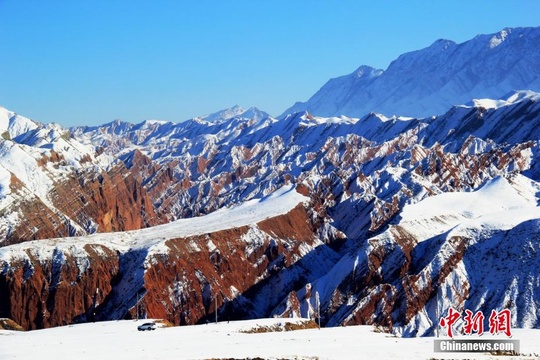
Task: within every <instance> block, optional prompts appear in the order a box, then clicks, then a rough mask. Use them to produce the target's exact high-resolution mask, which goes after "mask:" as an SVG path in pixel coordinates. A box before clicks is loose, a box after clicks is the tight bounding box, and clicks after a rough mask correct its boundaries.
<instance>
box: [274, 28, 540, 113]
mask: <svg viewBox="0 0 540 360" xmlns="http://www.w3.org/2000/svg"><path fill="white" fill-rule="evenodd" d="M539 48H540V28H507V29H504V30H502V31H500V32H499V33H496V34H490V35H478V36H476V37H475V38H473V39H471V40H469V41H466V42H464V43H461V44H456V43H455V42H453V41H450V40H437V41H436V42H434V43H433V44H432V45H431V46H429V47H427V48H425V49H422V50H418V51H413V52H410V53H406V54H403V55H401V56H399V57H398V58H397V59H396V60H395V61H393V62H392V63H391V64H390V65H389V66H388V68H387V69H386V70H384V71H383V70H376V69H373V68H371V67H369V66H362V67H360V68H359V69H358V70H356V71H355V72H353V73H352V74H349V75H345V76H341V77H338V78H335V79H331V80H330V81H328V82H327V83H326V84H325V85H324V86H323V87H322V88H321V89H320V90H319V91H318V92H317V93H315V94H314V95H313V96H312V97H311V98H310V99H309V100H308V101H307V102H298V103H296V104H294V105H293V106H292V107H291V108H289V109H287V110H286V111H285V112H284V113H283V115H281V117H282V116H285V115H287V114H290V113H293V112H298V111H309V112H310V113H312V114H314V115H318V116H340V115H347V116H353V117H361V116H363V115H365V114H367V113H369V112H377V113H382V114H385V115H388V116H391V115H404V116H413V117H428V116H432V115H439V114H443V113H444V112H445V111H447V110H448V108H449V107H450V106H452V105H456V104H463V103H465V102H467V101H469V100H470V99H473V98H491V99H498V98H499V97H501V96H503V95H504V94H505V93H507V92H508V91H511V90H518V89H529V90H534V91H540V51H539V50H538V49H539Z"/></svg>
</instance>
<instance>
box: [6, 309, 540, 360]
mask: <svg viewBox="0 0 540 360" xmlns="http://www.w3.org/2000/svg"><path fill="white" fill-rule="evenodd" d="M145 321H148V320H139V321H133V320H130V321H114V322H98V323H93V324H82V325H74V326H65V327H59V328H55V329H47V330H41V331H32V332H11V331H5V330H0V357H1V358H2V359H5V360H12V359H19V360H33V359H35V358H36V348H39V357H40V358H43V359H54V358H59V356H62V357H65V358H77V359H81V360H86V359H89V360H93V359H103V358H114V359H116V360H123V359H126V360H131V359H225V358H227V359H229V358H230V359H233V358H234V359H247V358H249V359H260V358H262V359H340V360H341V359H357V358H366V359H411V360H417V359H433V358H437V359H439V358H453V359H454V358H456V357H461V356H465V357H466V358H467V359H493V358H499V356H496V357H494V356H492V355H489V354H487V353H484V354H482V353H479V354H473V353H468V354H456V353H451V354H441V353H434V352H433V340H434V339H433V338H416V339H403V338H395V337H391V336H388V334H384V333H378V332H376V331H375V329H374V328H373V327H371V326H348V327H338V328H323V329H321V330H318V329H308V330H297V331H287V332H283V331H277V332H266V333H252V334H250V333H245V332H244V331H249V330H252V329H257V328H262V327H268V328H271V327H278V328H283V327H284V325H285V324H287V323H292V324H297V323H301V322H302V321H305V320H303V319H260V320H250V321H238V322H230V323H228V322H219V323H218V324H209V325H198V326H182V327H168V328H158V329H157V330H155V331H145V332H139V331H137V326H138V325H140V324H142V323H143V322H145ZM539 332H540V331H539V330H514V333H515V335H514V339H519V341H520V353H521V354H522V356H515V357H512V359H533V358H534V356H535V355H534V354H538V353H540V345H539V344H538V341H537V339H538V336H540V334H539ZM471 338H475V337H469V338H468V339H471ZM492 338H494V337H491V336H488V337H486V336H484V337H483V339H492ZM60 354H61V355H60Z"/></svg>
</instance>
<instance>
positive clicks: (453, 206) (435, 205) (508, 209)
mask: <svg viewBox="0 0 540 360" xmlns="http://www.w3.org/2000/svg"><path fill="white" fill-rule="evenodd" d="M539 191H540V189H539V185H538V183H536V182H534V181H531V180H530V179H528V178H527V177H525V176H523V175H516V176H515V177H514V178H513V179H512V183H510V182H509V181H508V180H507V179H505V178H504V177H497V178H495V179H493V180H491V181H489V182H487V183H486V184H485V185H484V186H483V187H482V188H480V189H479V190H477V191H474V192H455V193H444V194H439V195H437V196H433V197H429V198H426V199H424V200H422V201H420V202H419V203H416V204H412V205H407V206H405V207H404V208H403V210H402V212H401V214H400V216H401V221H400V225H401V226H403V227H404V228H406V229H407V230H408V231H410V232H411V233H413V234H415V235H416V237H417V239H429V238H430V237H432V236H435V235H439V234H441V233H443V232H445V231H448V230H449V229H450V228H452V227H454V226H457V225H458V224H461V227H462V228H467V226H471V225H472V223H471V221H474V220H477V221H478V222H479V223H484V226H487V225H488V224H489V226H490V227H491V228H498V229H508V228H511V227H513V226H516V225H517V224H519V223H521V222H523V221H526V220H529V219H537V218H540V207H538V201H539V199H538V198H537V193H538V192H539Z"/></svg>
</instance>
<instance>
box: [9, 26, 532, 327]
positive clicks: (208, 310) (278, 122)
mask: <svg viewBox="0 0 540 360" xmlns="http://www.w3.org/2000/svg"><path fill="white" fill-rule="evenodd" d="M504 33H505V34H506V35H505V36H503V35H502V34H503V32H501V33H500V34H499V35H498V36H495V37H493V36H491V37H490V36H480V37H477V38H476V39H475V40H471V41H470V42H468V43H465V44H468V45H467V46H469V47H471V49H470V51H472V52H475V53H476V54H485V53H486V52H489V51H491V50H486V48H485V44H486V41H487V39H489V40H490V42H489V44H491V45H492V47H491V48H490V47H489V46H488V47H487V49H496V48H500V49H502V48H503V44H504V43H505V42H507V41H511V42H513V43H516V42H517V43H519V42H520V41H521V40H519V39H522V37H519V36H518V37H517V39H518V40H511V39H514V38H513V36H514V34H519V33H523V34H524V35H523V37H525V34H529V33H531V34H532V33H536V30H535V29H514V30H511V29H507V30H505V32H504ZM527 36H528V35H527ZM482 39H483V40H482ZM481 40H482V41H481ZM503 40H504V41H503ZM465 44H462V45H455V44H454V45H448V46H449V47H452V46H455V47H456V48H455V49H454V51H453V52H452V54H455V53H456V52H461V51H462V50H459V49H458V48H461V47H462V46H465ZM475 44H476V46H478V47H479V48H478V49H477V48H476V47H473V45H475ZM439 45H440V44H439ZM434 46H435V45H434ZM445 46H446V45H445ZM445 46H439V48H440V50H441V49H448V48H449V47H448V48H447V47H445ZM431 48H433V47H431ZM431 48H430V49H431ZM537 48H538V47H533V48H531V49H530V50H531V52H536V49H537ZM441 51H443V50H441ZM444 51H446V50H444ZM509 51H510V50H509ZM512 51H513V50H512ZM420 53H422V51H420V52H417V53H414V54H416V55H414V54H406V55H404V56H402V57H400V59H398V60H397V62H398V63H401V65H400V66H401V67H405V64H407V63H409V62H410V61H409V60H410V59H411V56H413V55H414V58H415V59H416V60H415V61H420V60H421V59H422V57H421V56H420ZM428 53H429V54H431V57H429V56H427V57H426V59H425V61H424V63H425V64H431V63H433V62H434V60H433V58H436V59H439V60H440V61H442V60H441V59H440V57H437V56H435V55H433V54H435V53H436V51H435V50H434V49H432V50H431V51H429V52H428ZM513 57H514V55H512V54H508V55H507V56H506V58H508V59H509V58H513ZM449 58H450V57H449ZM407 59H409V60H407ZM475 59H477V61H478V63H477V64H472V63H469V64H468V66H469V67H471V68H474V69H477V70H478V71H481V69H484V68H488V67H489V66H496V65H495V63H494V62H490V60H486V57H482V56H480V55H478V56H477V57H476V58H475ZM406 60H407V61H406ZM481 61H486V63H481ZM490 64H491V65H490ZM504 64H505V63H504V62H503V63H502V65H501V69H506V68H504ZM517 64H518V65H519V64H521V62H519V61H518V62H517ZM538 64H539V63H538V62H537V63H536V65H538ZM409 65H410V66H411V67H416V66H417V65H416V64H413V62H411V63H409ZM393 66H396V65H392V66H391V67H393ZM426 66H427V65H426ZM516 66H517V65H516ZM520 66H521V65H520ZM535 69H538V66H536V68H535ZM389 71H390V69H389V70H387V71H386V72H384V73H381V72H380V71H373V70H370V69H367V68H362V69H361V70H360V72H361V73H362V74H361V75H360V77H359V78H363V79H364V80H365V81H366V82H370V81H371V82H372V83H374V82H375V81H376V79H382V77H383V76H386V75H385V74H387V73H388V72H389ZM433 71H435V70H433ZM482 71H483V70H482ZM492 72H501V73H502V72H503V70H500V69H498V68H493V69H492ZM459 73H460V72H459V71H457V70H456V72H455V73H451V74H450V75H448V76H451V77H459V76H458V75H456V74H459ZM530 73H534V72H533V71H531V72H527V71H525V72H524V74H523V77H524V78H525V77H527V76H529V75H530ZM531 76H532V75H531ZM370 79H371V80H370ZM474 79H476V80H478V79H477V78H474ZM476 80H475V81H476ZM377 81H378V80H377ZM410 81H412V80H410ZM426 81H427V80H426ZM449 81H450V80H449ZM457 81H458V80H455V79H454V80H451V82H453V83H456V82H457ZM486 81H487V80H486V79H482V80H478V81H476V82H477V83H485V82H486ZM336 84H337V83H336ZM498 84H499V85H501V83H498ZM497 86H498V85H497ZM498 89H499V88H498ZM342 90H343V89H342ZM499 90H501V91H502V92H503V93H504V96H502V97H500V96H498V97H496V98H492V99H490V98H484V97H482V98H468V99H466V100H464V101H462V102H460V103H459V104H456V105H454V106H449V107H448V108H447V110H446V111H445V112H443V113H442V115H439V116H429V117H418V118H416V117H403V116H385V115H381V114H378V113H375V112H368V113H366V114H363V115H362V116H361V117H359V118H355V117H347V116H339V117H320V116H314V115H313V114H312V113H311V112H308V111H301V112H296V113H290V114H287V115H284V116H282V117H280V118H273V117H271V116H269V115H268V114H266V113H265V112H263V111H261V110H258V109H256V108H251V109H249V110H245V109H242V108H240V107H239V106H235V107H233V108H231V109H227V110H223V111H220V112H218V113H215V114H210V115H205V116H201V117H197V118H194V119H191V120H189V121H186V122H183V123H178V124H175V123H172V122H167V121H156V120H148V121H145V122H142V123H140V124H131V123H127V122H122V121H120V120H115V121H113V122H111V123H108V124H104V125H102V126H93V127H75V128H71V129H66V128H63V127H61V126H60V125H57V124H42V123H39V122H36V121H33V120H31V119H27V118H25V117H23V116H20V115H17V114H15V113H14V112H12V111H8V110H6V109H3V108H0V134H1V135H2V137H1V138H0V317H9V318H12V319H14V320H15V321H16V322H18V323H20V324H21V325H23V326H24V327H25V328H27V329H35V328H41V327H49V326H57V325H62V324H68V323H70V322H85V321H90V320H93V319H97V320H107V319H118V318H130V317H135V316H137V312H139V315H141V316H148V317H154V318H166V319H168V320H169V321H171V322H173V323H176V324H191V323H195V322H206V321H207V320H208V319H210V318H212V316H213V315H214V314H215V312H216V311H217V312H218V315H219V316H220V318H231V319H245V318H258V317H268V316H273V315H279V316H305V317H314V316H316V315H317V313H316V309H317V305H318V303H320V305H321V321H322V323H323V325H324V326H338V325H347V324H379V325H383V326H386V327H387V328H388V330H389V331H393V332H394V333H397V334H402V335H406V336H416V335H426V334H432V333H433V331H434V330H435V328H436V323H437V319H436V316H437V314H440V313H442V312H444V311H446V310H447V309H448V307H449V306H453V307H454V308H455V309H458V310H460V311H462V310H464V309H469V310H472V311H479V310H481V311H484V314H488V313H490V311H491V310H493V309H495V310H501V309H503V308H508V309H510V310H511V311H512V314H514V317H513V319H512V325H513V326H517V327H540V323H539V322H538V318H537V316H536V314H538V313H539V312H540V290H539V288H538V286H537V284H538V283H539V282H540V278H539V276H540V275H539V273H538V271H537V269H538V266H539V261H540V260H539V259H538V253H539V252H538V251H537V250H538V249H537V245H538V244H537V239H538V237H539V234H540V227H539V219H540V210H539V209H540V208H539V205H538V204H539V202H540V197H539V194H540V182H539V181H540V161H539V158H540V141H539V139H540V102H539V99H540V94H539V93H536V92H534V91H530V90H519V91H509V89H506V90H504V89H503V86H502V85H501V86H500V89H499ZM503 90H504V91H503ZM346 93H347V91H345V90H343V91H342V92H341V93H340V94H341V95H340V96H344V95H343V94H346ZM336 94H337V93H336ZM433 94H435V93H433ZM336 96H337V95H336ZM434 104H435V103H434ZM434 109H435V108H434ZM190 218H193V219H190ZM177 220H178V221H177ZM101 233H107V234H101ZM50 238H56V239H52V240H51V239H50ZM35 239H36V240H37V239H49V240H37V241H29V240H35ZM216 303H217V308H216V307H215V306H216ZM486 321H487V320H486Z"/></svg>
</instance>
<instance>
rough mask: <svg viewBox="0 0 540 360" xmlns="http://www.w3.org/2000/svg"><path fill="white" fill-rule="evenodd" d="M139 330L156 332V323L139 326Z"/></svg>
mask: <svg viewBox="0 0 540 360" xmlns="http://www.w3.org/2000/svg"><path fill="white" fill-rule="evenodd" d="M137 330H139V331H144V330H156V323H153V322H147V323H144V324H142V325H139V326H137Z"/></svg>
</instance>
